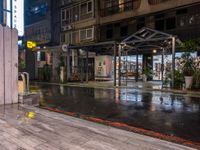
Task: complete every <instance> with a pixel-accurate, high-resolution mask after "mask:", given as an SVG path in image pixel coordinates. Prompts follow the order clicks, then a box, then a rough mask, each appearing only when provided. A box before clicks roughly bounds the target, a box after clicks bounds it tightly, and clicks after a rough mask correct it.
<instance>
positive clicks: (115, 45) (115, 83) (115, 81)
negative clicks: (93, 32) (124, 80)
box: [113, 43, 117, 86]
mask: <svg viewBox="0 0 200 150" xmlns="http://www.w3.org/2000/svg"><path fill="white" fill-rule="evenodd" d="M113 51H114V86H116V85H117V79H116V70H117V58H116V54H117V44H116V43H115V44H114V47H113Z"/></svg>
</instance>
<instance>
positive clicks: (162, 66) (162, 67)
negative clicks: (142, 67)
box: [161, 48, 164, 88]
mask: <svg viewBox="0 0 200 150" xmlns="http://www.w3.org/2000/svg"><path fill="white" fill-rule="evenodd" d="M161 73H162V88H163V82H164V48H162V65H161Z"/></svg>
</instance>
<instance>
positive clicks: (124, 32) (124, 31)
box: [120, 26, 128, 37]
mask: <svg viewBox="0 0 200 150" xmlns="http://www.w3.org/2000/svg"><path fill="white" fill-rule="evenodd" d="M120 35H121V36H122V37H124V36H127V35H128V26H123V27H121V28H120Z"/></svg>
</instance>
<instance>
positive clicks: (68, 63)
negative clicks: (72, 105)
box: [67, 49, 71, 81]
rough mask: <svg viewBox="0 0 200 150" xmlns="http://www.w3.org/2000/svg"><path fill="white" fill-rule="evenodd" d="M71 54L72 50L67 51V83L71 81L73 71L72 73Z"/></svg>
mask: <svg viewBox="0 0 200 150" xmlns="http://www.w3.org/2000/svg"><path fill="white" fill-rule="evenodd" d="M70 52H71V49H68V50H67V81H69V80H70V76H71V71H70Z"/></svg>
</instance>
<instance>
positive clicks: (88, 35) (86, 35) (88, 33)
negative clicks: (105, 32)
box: [80, 28, 94, 41]
mask: <svg viewBox="0 0 200 150" xmlns="http://www.w3.org/2000/svg"><path fill="white" fill-rule="evenodd" d="M93 33H94V29H93V28H88V29H82V30H80V40H81V41H83V40H92V39H93Z"/></svg>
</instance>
